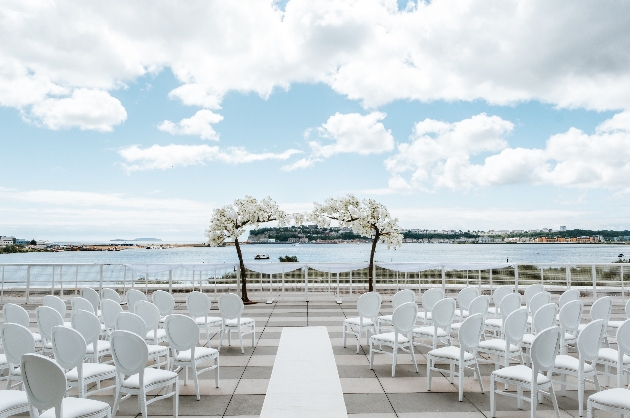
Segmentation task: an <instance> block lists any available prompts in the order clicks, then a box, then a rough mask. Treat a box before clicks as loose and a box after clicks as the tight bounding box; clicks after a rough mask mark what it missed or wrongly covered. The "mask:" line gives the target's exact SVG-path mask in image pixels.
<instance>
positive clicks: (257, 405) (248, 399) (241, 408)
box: [225, 395, 265, 416]
mask: <svg viewBox="0 0 630 418" xmlns="http://www.w3.org/2000/svg"><path fill="white" fill-rule="evenodd" d="M264 401H265V395H234V396H233V397H232V400H231V401H230V405H229V406H228V408H227V410H226V411H225V415H226V416H233V415H260V411H262V406H263V402H264Z"/></svg>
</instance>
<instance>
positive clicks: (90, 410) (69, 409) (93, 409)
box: [39, 398, 109, 418]
mask: <svg viewBox="0 0 630 418" xmlns="http://www.w3.org/2000/svg"><path fill="white" fill-rule="evenodd" d="M61 408H62V410H63V415H62V417H63V418H78V417H84V416H86V415H96V414H97V413H98V412H100V411H105V410H107V409H108V408H109V404H107V403H105V402H101V401H97V400H94V399H85V398H63V400H62V401H61ZM39 417H40V418H55V408H50V409H49V410H48V411H46V412H44V413H43V414H41V415H40V416H39Z"/></svg>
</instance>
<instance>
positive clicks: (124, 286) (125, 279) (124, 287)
mask: <svg viewBox="0 0 630 418" xmlns="http://www.w3.org/2000/svg"><path fill="white" fill-rule="evenodd" d="M126 293H127V266H125V270H124V271H123V294H126Z"/></svg>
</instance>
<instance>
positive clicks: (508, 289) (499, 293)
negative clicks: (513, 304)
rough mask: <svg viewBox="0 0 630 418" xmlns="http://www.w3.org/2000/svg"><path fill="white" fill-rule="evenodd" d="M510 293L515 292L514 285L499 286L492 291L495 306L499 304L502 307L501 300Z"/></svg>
mask: <svg viewBox="0 0 630 418" xmlns="http://www.w3.org/2000/svg"><path fill="white" fill-rule="evenodd" d="M510 293H514V286H512V285H506V286H499V287H497V288H496V289H495V290H494V292H493V293H492V302H493V303H494V306H499V309H500V305H501V301H502V300H503V298H504V297H506V296H507V295H509V294H510Z"/></svg>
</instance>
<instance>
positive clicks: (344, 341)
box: [343, 324, 346, 348]
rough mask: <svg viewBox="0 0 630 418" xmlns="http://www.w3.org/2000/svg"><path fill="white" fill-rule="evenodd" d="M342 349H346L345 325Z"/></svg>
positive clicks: (344, 327)
mask: <svg viewBox="0 0 630 418" xmlns="http://www.w3.org/2000/svg"><path fill="white" fill-rule="evenodd" d="M343 348H346V324H343Z"/></svg>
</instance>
